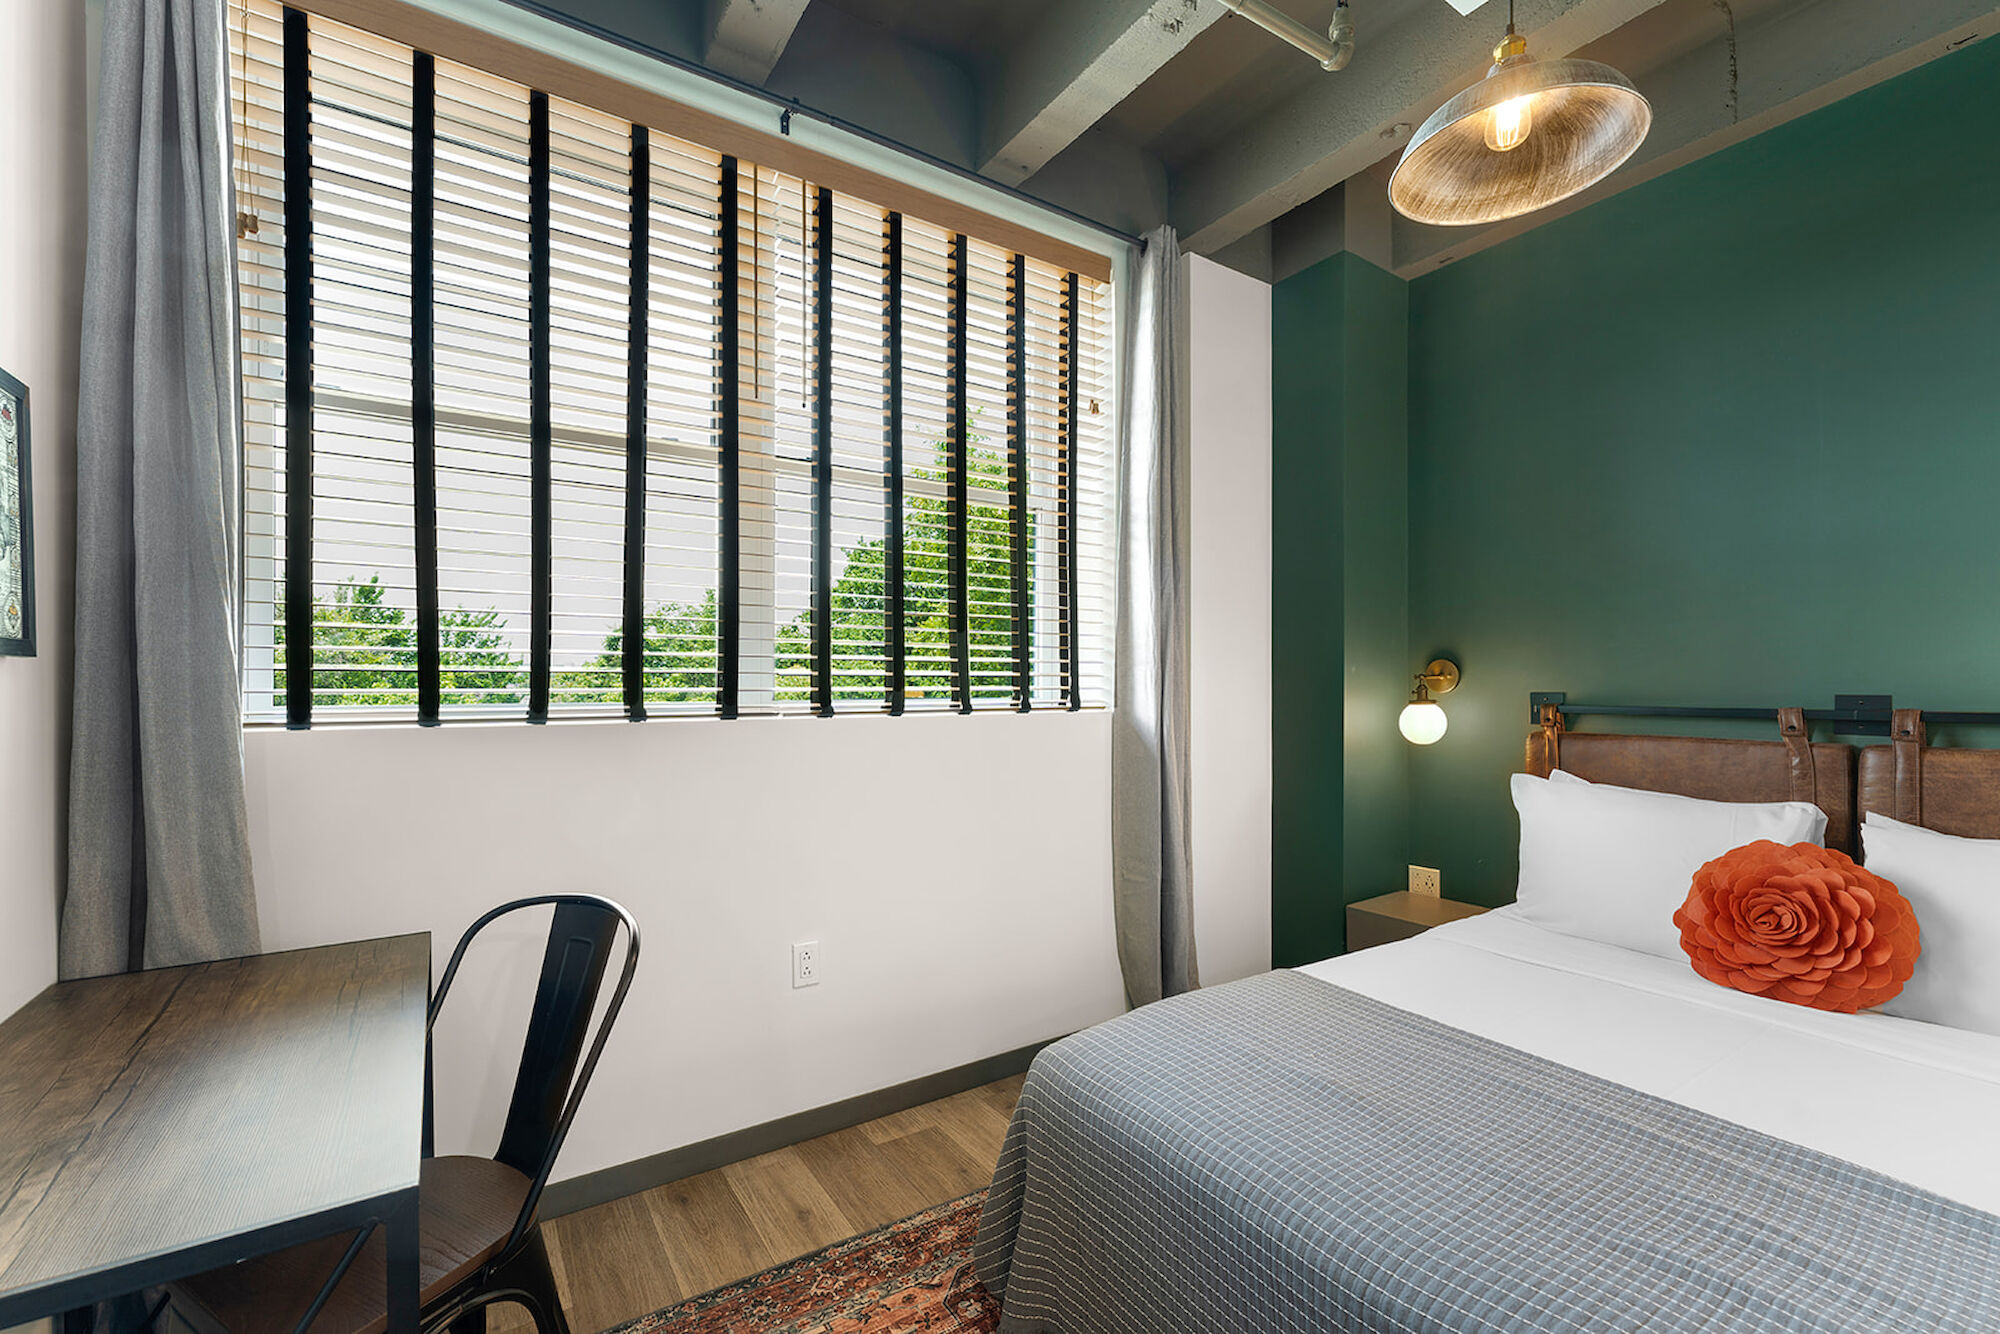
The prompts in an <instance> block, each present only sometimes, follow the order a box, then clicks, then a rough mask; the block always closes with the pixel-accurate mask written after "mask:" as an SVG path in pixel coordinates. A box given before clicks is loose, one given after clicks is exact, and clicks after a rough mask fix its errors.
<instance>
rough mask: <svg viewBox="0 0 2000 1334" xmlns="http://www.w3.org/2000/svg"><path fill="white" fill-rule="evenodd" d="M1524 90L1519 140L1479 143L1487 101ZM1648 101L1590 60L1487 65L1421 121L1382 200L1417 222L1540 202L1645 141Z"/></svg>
mask: <svg viewBox="0 0 2000 1334" xmlns="http://www.w3.org/2000/svg"><path fill="white" fill-rule="evenodd" d="M1517 98H1525V99H1527V101H1526V102H1525V104H1524V105H1525V106H1526V107H1527V108H1528V111H1529V115H1530V118H1531V122H1532V128H1531V129H1530V130H1529V132H1528V134H1527V137H1526V138H1525V139H1523V140H1522V141H1521V142H1520V144H1519V146H1518V147H1515V148H1512V149H1508V150H1506V151H1504V152H1503V151H1499V150H1496V149H1493V148H1489V147H1487V142H1486V141H1487V136H1488V126H1489V122H1490V121H1491V119H1492V115H1493V111H1494V108H1496V107H1499V106H1501V105H1502V104H1503V103H1511V102H1514V101H1515V99H1517ZM1652 125H1653V108H1652V105H1651V104H1650V103H1649V102H1647V101H1646V99H1645V98H1644V97H1643V96H1641V95H1640V93H1639V90H1638V89H1636V88H1634V87H1633V86H1632V83H1631V81H1630V80H1629V79H1627V78H1626V77H1625V76H1624V75H1623V74H1620V73H1619V72H1618V71H1617V70H1615V69H1613V68H1611V66H1609V65H1603V64H1599V63H1598V62H1597V61H1595V60H1546V61H1543V60H1528V59H1525V58H1521V59H1516V60H1512V61H1509V62H1508V63H1506V64H1504V65H1498V66H1495V67H1494V69H1493V71H1492V73H1490V74H1489V75H1488V76H1487V77H1486V78H1485V79H1482V80H1481V81H1480V82H1478V83H1476V84H1474V85H1473V86H1472V87H1470V88H1467V89H1466V90H1465V91H1464V92H1462V93H1460V94H1458V96H1456V97H1454V98H1452V99H1451V101H1449V102H1446V103H1445V104H1444V105H1443V106H1441V107H1439V108H1438V109H1437V111H1436V113H1435V114H1434V115H1432V116H1431V118H1430V119H1429V120H1427V121H1425V122H1424V123H1423V126H1422V127H1421V128H1420V129H1419V130H1418V131H1417V133H1416V137H1414V138H1413V139H1411V140H1410V146H1409V147H1408V148H1407V149H1405V150H1404V152H1403V160H1402V161H1401V162H1398V163H1397V164H1396V171H1395V174H1394V175H1392V176H1391V177H1390V178H1389V202H1390V203H1392V204H1394V205H1395V206H1396V211H1397V212H1399V213H1401V214H1403V216H1405V217H1408V218H1413V219H1415V220H1416V221H1418V222H1430V223H1438V224H1441V225H1451V226H1464V225H1468V224H1472V223H1482V222H1498V221H1500V220H1501V219H1502V218H1515V217H1519V216H1520V215H1521V214H1523V213H1532V212H1534V211H1535V210H1536V209H1538V208H1546V207H1548V206H1549V205H1550V204H1553V203H1555V202H1556V201H1557V200H1561V199H1567V198H1569V197H1570V196H1571V195H1573V194H1575V193H1577V192H1578V191H1579V190H1585V189H1588V188H1589V187H1590V186H1593V185H1595V184H1597V182H1599V181H1601V180H1603V179H1604V178H1605V177H1606V176H1609V175H1610V174H1611V173H1612V172H1614V171H1616V170H1617V169H1618V168H1619V166H1620V165H1621V164H1623V163H1624V161H1625V159H1627V158H1629V157H1631V156H1632V154H1633V153H1634V152H1635V151H1636V150H1637V149H1638V147H1639V145H1640V144H1642V143H1644V142H1645V139H1646V132H1647V131H1648V130H1650V129H1651V128H1652Z"/></svg>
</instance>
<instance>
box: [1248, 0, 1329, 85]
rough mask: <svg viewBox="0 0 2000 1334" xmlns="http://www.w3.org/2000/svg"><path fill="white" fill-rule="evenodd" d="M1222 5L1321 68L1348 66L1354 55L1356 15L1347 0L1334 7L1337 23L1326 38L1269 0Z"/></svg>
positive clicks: (1249, 0)
mask: <svg viewBox="0 0 2000 1334" xmlns="http://www.w3.org/2000/svg"><path fill="white" fill-rule="evenodd" d="M1222 7H1223V8H1224V9H1226V10H1228V11H1229V12H1230V13H1232V14H1235V15H1238V16H1239V17H1242V18H1246V19H1249V20H1250V21H1251V22H1252V23H1254V24H1256V25H1257V26H1258V27H1260V28H1262V29H1263V30H1264V31H1265V32H1268V33H1270V34H1271V35H1272V36H1273V37H1276V38H1278V39H1279V40H1280V41H1282V42H1286V43H1288V44H1290V45H1292V46H1296V47H1297V48H1298V49H1299V50H1301V51H1303V52H1305V53H1306V54H1307V55H1309V56H1311V57H1312V58H1313V59H1314V60H1317V61H1318V62H1319V67H1320V68H1321V69H1327V70H1333V69H1346V68H1347V62H1348V61H1350V60H1352V59H1353V58H1354V14H1353V12H1352V11H1351V10H1350V9H1349V8H1348V6H1347V0H1339V3H1338V4H1337V5H1336V6H1335V7H1334V11H1333V25H1332V27H1330V28H1329V29H1328V30H1327V33H1326V36H1324V37H1322V36H1320V35H1319V34H1318V33H1316V32H1314V31H1313V30H1312V29H1311V28H1308V27H1307V26H1306V25H1305V24H1303V23H1301V22H1299V21H1298V20H1297V19H1295V18H1293V17H1292V16H1291V15H1290V14H1287V13H1284V12H1283V11H1281V10H1278V9H1274V8H1273V7H1272V6H1271V5H1270V3H1269V0H1222Z"/></svg>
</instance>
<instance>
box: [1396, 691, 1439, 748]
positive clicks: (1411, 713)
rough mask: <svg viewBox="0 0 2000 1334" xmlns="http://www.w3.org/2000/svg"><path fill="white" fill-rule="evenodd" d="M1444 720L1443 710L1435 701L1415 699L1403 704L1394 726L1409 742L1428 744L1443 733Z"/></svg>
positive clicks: (1419, 744)
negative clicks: (1401, 711)
mask: <svg viewBox="0 0 2000 1334" xmlns="http://www.w3.org/2000/svg"><path fill="white" fill-rule="evenodd" d="M1446 721H1447V720H1446V718H1445V716H1444V710H1443V709H1441V708H1439V707H1438V706H1437V703H1436V701H1434V700H1428V699H1416V700H1411V701H1410V702H1409V703H1408V704H1405V705H1404V706H1403V713H1402V716H1401V717H1399V718H1397V719H1396V727H1397V730H1399V731H1400V732H1402V734H1403V739H1404V740H1405V741H1408V742H1409V743H1410V744H1412V745H1416V746H1428V745H1430V744H1432V743H1433V742H1435V741H1436V740H1437V739H1438V738H1439V737H1441V736H1443V735H1444V729H1445V724H1446Z"/></svg>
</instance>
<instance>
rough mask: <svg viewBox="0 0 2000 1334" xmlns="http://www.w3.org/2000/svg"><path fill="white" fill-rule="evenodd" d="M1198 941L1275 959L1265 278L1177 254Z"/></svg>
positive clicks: (1218, 974) (1240, 962)
mask: <svg viewBox="0 0 2000 1334" xmlns="http://www.w3.org/2000/svg"><path fill="white" fill-rule="evenodd" d="M1186 263H1187V266H1188V280H1189V301H1188V304H1189V346H1190V348H1191V359H1192V362H1193V366H1192V375H1191V377H1190V382H1189V400H1190V401H1189V435H1190V454H1191V456H1192V458H1191V463H1192V479H1191V482H1190V515H1189V540H1190V549H1191V561H1192V564H1193V572H1192V577H1191V580H1190V583H1191V590H1190V608H1189V619H1190V622H1191V627H1190V634H1191V641H1192V642H1191V654H1190V663H1189V667H1190V674H1191V677H1192V683H1191V687H1190V690H1191V695H1192V704H1193V719H1192V724H1191V729H1190V733H1189V749H1190V751H1191V759H1192V768H1193V789H1194V791H1193V798H1192V800H1193V805H1194V820H1193V825H1192V831H1191V832H1192V834H1193V839H1194V917H1195V948H1196V951H1197V955H1198V962H1199V965H1200V969H1201V980H1202V982H1203V984H1204V985H1213V984H1215V983H1217V982H1227V981H1230V980H1232V979H1234V978H1239V977H1247V976H1249V975H1250V974H1252V973H1261V972H1264V971H1266V970H1268V969H1269V968H1270V966H1271V288H1270V286H1269V284H1267V283H1262V282H1259V281H1258V280H1257V279H1255V278H1248V277H1245V276H1244V275H1242V274H1240V273H1237V272H1235V271H1234V270H1232V269H1227V268H1224V267H1223V266H1222V265H1220V264H1215V263H1212V262H1210V261H1208V260H1206V259H1202V258H1200V257H1199V256H1191V257H1190V258H1189V259H1188V260H1187V261H1186Z"/></svg>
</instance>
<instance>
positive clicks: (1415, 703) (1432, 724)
mask: <svg viewBox="0 0 2000 1334" xmlns="http://www.w3.org/2000/svg"><path fill="white" fill-rule="evenodd" d="M1456 689H1458V664H1457V663H1455V662H1453V661H1452V660H1451V659H1449V658H1434V659H1432V660H1431V662H1430V664H1429V665H1428V666H1426V667H1425V668H1424V669H1423V670H1422V671H1421V672H1418V673H1417V689H1416V692H1415V693H1414V694H1412V695H1411V696H1410V702H1409V703H1408V704H1405V705H1404V706H1403V713H1402V716H1401V717H1400V718H1398V719H1396V727H1397V730H1399V731H1400V732H1402V734H1403V739H1404V740H1405V741H1408V742H1409V743H1410V744H1412V745H1416V746H1428V745H1430V744H1431V743H1432V742H1434V741H1436V740H1437V739H1438V738H1439V737H1441V736H1443V735H1444V729H1445V724H1446V722H1447V719H1446V718H1445V716H1444V710H1443V709H1442V708H1440V707H1438V702H1437V701H1436V700H1434V699H1432V698H1431V695H1432V693H1433V692H1435V693H1437V694H1440V695H1449V694H1450V693H1451V692H1452V691H1454V690H1456Z"/></svg>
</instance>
